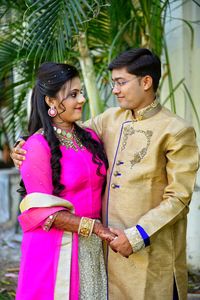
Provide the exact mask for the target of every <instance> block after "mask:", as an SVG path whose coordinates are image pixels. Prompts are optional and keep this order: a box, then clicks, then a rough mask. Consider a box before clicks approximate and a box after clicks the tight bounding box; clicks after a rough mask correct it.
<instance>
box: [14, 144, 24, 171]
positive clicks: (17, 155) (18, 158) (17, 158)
mask: <svg viewBox="0 0 200 300" xmlns="http://www.w3.org/2000/svg"><path fill="white" fill-rule="evenodd" d="M24 143H25V141H24V140H21V141H20V142H19V143H18V144H17V146H16V147H14V148H13V149H12V151H11V153H10V157H11V158H12V160H13V162H14V164H15V167H16V168H19V167H20V166H21V164H22V161H23V160H25V155H26V150H23V149H22V146H23V145H24Z"/></svg>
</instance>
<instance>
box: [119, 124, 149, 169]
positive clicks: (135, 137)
mask: <svg viewBox="0 0 200 300" xmlns="http://www.w3.org/2000/svg"><path fill="white" fill-rule="evenodd" d="M152 135H153V131H151V130H141V129H135V128H134V126H133V125H128V126H126V127H125V128H124V129H123V137H122V142H121V147H120V151H121V152H124V151H126V150H127V149H128V148H127V144H128V142H129V139H130V138H132V142H131V145H132V149H135V145H136V144H137V145H139V148H137V149H135V151H134V150H133V153H132V157H133V158H132V159H131V160H130V165H131V168H133V166H134V165H135V164H138V163H140V161H141V160H142V159H143V158H144V157H145V155H146V154H147V150H148V148H149V146H150V143H151V137H152ZM140 141H142V142H141V143H140ZM128 147H130V145H129V146H128Z"/></svg>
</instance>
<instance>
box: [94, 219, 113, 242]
mask: <svg viewBox="0 0 200 300" xmlns="http://www.w3.org/2000/svg"><path fill="white" fill-rule="evenodd" d="M93 233H95V234H96V235H97V236H98V237H100V238H101V239H102V240H103V241H107V242H108V243H110V242H112V241H113V240H114V239H115V237H116V235H115V234H114V233H112V232H111V231H110V229H109V228H107V227H104V226H103V224H102V223H100V222H97V221H96V222H95V224H94V228H93Z"/></svg>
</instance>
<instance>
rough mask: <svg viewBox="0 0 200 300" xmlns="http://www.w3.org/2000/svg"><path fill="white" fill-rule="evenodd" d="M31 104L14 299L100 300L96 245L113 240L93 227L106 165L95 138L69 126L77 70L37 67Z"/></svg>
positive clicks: (76, 106) (79, 98)
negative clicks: (19, 252) (18, 270)
mask: <svg viewBox="0 0 200 300" xmlns="http://www.w3.org/2000/svg"><path fill="white" fill-rule="evenodd" d="M31 101H32V110H31V116H30V121H29V126H28V129H29V134H30V137H29V138H28V140H27V141H26V143H25V145H24V149H25V150H27V155H26V160H25V161H24V162H23V164H22V166H21V168H20V172H21V176H22V180H23V182H22V186H24V187H25V190H26V196H25V197H24V199H23V200H22V202H21V204H20V209H21V212H22V214H21V215H20V216H19V222H20V224H21V227H22V229H23V241H22V256H21V264H20V273H19V281H18V288H17V295H16V299H17V300H53V299H59V300H62V299H63V300H64V299H70V300H78V299H84V300H87V299H88V300H93V299H99V300H104V299H106V298H107V295H106V274H105V267H104V261H103V254H102V240H107V241H109V242H110V241H112V240H113V239H114V235H113V234H112V233H111V232H110V230H109V229H108V228H104V227H103V225H102V224H101V222H100V221H99V219H100V217H101V195H102V189H103V185H104V183H105V175H106V167H107V160H106V156H105V153H104V150H103V146H102V144H101V142H100V141H99V139H98V137H97V136H96V135H95V133H94V132H93V131H91V130H89V129H83V128H80V127H79V126H78V125H77V124H76V121H78V120H79V119H80V118H81V115H82V108H83V104H84V102H85V99H84V96H83V94H82V92H81V83H80V79H79V76H78V72H77V70H76V69H75V68H74V67H72V66H70V65H66V64H57V63H44V64H42V65H41V67H40V68H39V71H38V76H37V81H36V85H35V87H34V90H33V94H32V100H31Z"/></svg>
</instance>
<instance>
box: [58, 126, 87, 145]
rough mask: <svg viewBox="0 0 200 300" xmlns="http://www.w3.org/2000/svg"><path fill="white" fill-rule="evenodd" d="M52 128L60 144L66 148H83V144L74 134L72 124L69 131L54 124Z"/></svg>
mask: <svg viewBox="0 0 200 300" xmlns="http://www.w3.org/2000/svg"><path fill="white" fill-rule="evenodd" d="M53 129H54V131H55V134H56V136H57V138H58V139H59V141H60V143H61V145H63V146H65V147H66V148H67V149H74V150H75V151H78V150H80V149H81V150H83V149H84V146H83V145H82V143H81V141H80V139H79V138H78V137H77V135H76V132H75V130H74V126H73V127H72V129H71V130H69V131H67V130H65V129H61V128H59V127H56V126H55V125H54V126H53Z"/></svg>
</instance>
